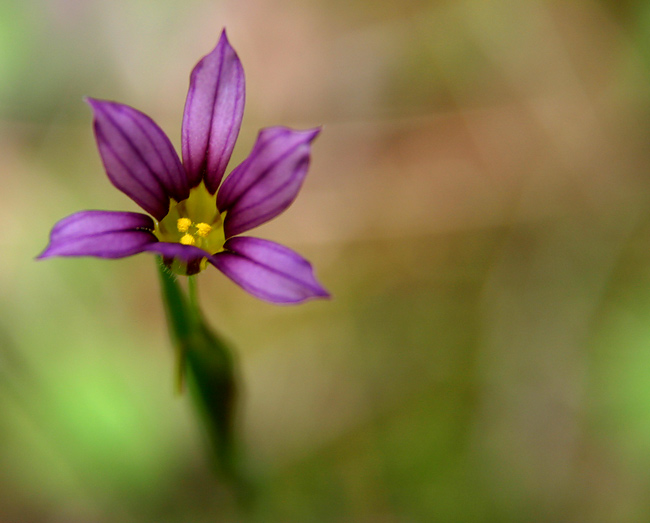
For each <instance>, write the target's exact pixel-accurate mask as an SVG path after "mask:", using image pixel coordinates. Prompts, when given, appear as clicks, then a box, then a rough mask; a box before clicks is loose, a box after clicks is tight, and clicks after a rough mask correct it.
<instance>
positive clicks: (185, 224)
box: [154, 183, 226, 274]
mask: <svg viewBox="0 0 650 523" xmlns="http://www.w3.org/2000/svg"><path fill="white" fill-rule="evenodd" d="M154 234H155V235H156V237H157V238H158V240H160V241H161V242H167V243H181V244H183V245H193V246H195V247H199V248H200V249H203V250H204V251H206V256H207V255H208V254H215V253H217V252H219V251H222V250H223V244H224V243H225V241H226V239H225V234H224V230H223V216H222V215H221V213H219V210H218V209H217V202H216V196H215V195H213V194H210V193H209V192H208V190H207V189H206V188H205V185H204V184H203V183H201V185H199V186H198V187H195V188H193V189H192V190H191V191H190V195H189V197H188V198H187V199H186V200H183V201H181V202H178V203H176V202H175V201H174V200H172V201H171V204H170V206H169V213H167V216H165V217H164V218H163V219H162V220H161V221H160V222H158V223H157V224H156V228H155V230H154ZM168 262H169V263H168ZM165 263H166V264H167V265H168V266H170V268H171V269H172V270H174V271H175V272H179V273H181V274H188V273H190V272H189V268H187V267H185V268H183V267H180V265H179V264H178V263H177V262H173V264H172V261H171V260H166V261H165ZM204 268H205V258H204V259H203V260H202V262H201V267H200V268H199V269H198V270H202V269H204ZM198 270H194V271H192V273H194V272H198Z"/></svg>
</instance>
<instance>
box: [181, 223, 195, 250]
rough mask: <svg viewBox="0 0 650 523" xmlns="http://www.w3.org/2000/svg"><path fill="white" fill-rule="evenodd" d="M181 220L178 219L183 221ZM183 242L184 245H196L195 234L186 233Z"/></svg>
mask: <svg viewBox="0 0 650 523" xmlns="http://www.w3.org/2000/svg"><path fill="white" fill-rule="evenodd" d="M182 219H183V218H181V220H182ZM181 220H178V221H181ZM181 243H182V244H183V245H194V244H195V243H196V240H195V239H194V236H192V235H191V234H185V235H184V236H183V237H182V238H181Z"/></svg>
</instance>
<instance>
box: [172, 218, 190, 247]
mask: <svg viewBox="0 0 650 523" xmlns="http://www.w3.org/2000/svg"><path fill="white" fill-rule="evenodd" d="M191 226H192V220H190V219H189V218H179V219H178V221H177V222H176V227H177V228H178V232H187V231H189V230H190V227H191ZM183 237H185V236H183ZM181 241H182V240H181ZM185 245H191V243H186V244H185Z"/></svg>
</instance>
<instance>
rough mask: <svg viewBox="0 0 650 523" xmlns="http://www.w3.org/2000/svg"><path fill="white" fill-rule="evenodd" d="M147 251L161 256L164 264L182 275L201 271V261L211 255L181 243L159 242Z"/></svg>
mask: <svg viewBox="0 0 650 523" xmlns="http://www.w3.org/2000/svg"><path fill="white" fill-rule="evenodd" d="M146 250H147V251H149V252H153V253H157V254H160V255H161V256H162V258H163V262H164V264H165V265H167V266H168V267H171V268H172V270H173V271H175V272H176V271H180V273H181V274H186V275H193V274H197V273H198V272H200V271H201V261H202V260H203V258H209V256H210V253H209V252H207V251H204V250H203V249H199V248H198V247H194V246H193V245H183V244H181V243H169V242H158V243H152V244H151V245H148V246H147V248H146Z"/></svg>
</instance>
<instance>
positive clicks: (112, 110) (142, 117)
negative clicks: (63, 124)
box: [88, 98, 189, 220]
mask: <svg viewBox="0 0 650 523" xmlns="http://www.w3.org/2000/svg"><path fill="white" fill-rule="evenodd" d="M88 103H89V104H90V106H91V107H92V109H93V114H94V116H95V124H94V127H95V137H96V138H97V146H98V148H99V153H100V155H101V157H102V160H103V162H104V167H105V168H106V174H107V175H108V178H109V179H110V180H111V182H112V183H113V185H115V187H117V188H118V189H119V190H121V191H122V192H124V193H125V194H126V195H127V196H129V197H131V198H132V199H133V200H134V201H135V202H136V203H137V204H138V205H140V207H142V208H143V209H144V210H145V211H147V212H149V213H151V214H152V215H153V216H155V217H156V218H157V219H158V220H161V219H162V218H164V217H165V215H166V214H167V212H168V211H169V198H174V199H175V200H176V201H180V200H184V199H185V198H187V196H188V195H189V185H188V181H187V176H186V174H185V171H184V169H183V166H182V165H181V162H180V160H179V158H178V155H177V154H176V151H174V147H173V145H172V143H171V142H170V141H169V138H167V136H166V135H165V133H164V132H163V131H162V130H161V129H160V127H158V125H156V123H155V122H154V121H153V120H152V119H151V118H149V117H148V116H147V115H146V114H144V113H141V112H140V111H138V110H136V109H133V108H132V107H129V106H127V105H122V104H118V103H115V102H108V101H103V100H94V99H92V98H88Z"/></svg>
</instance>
